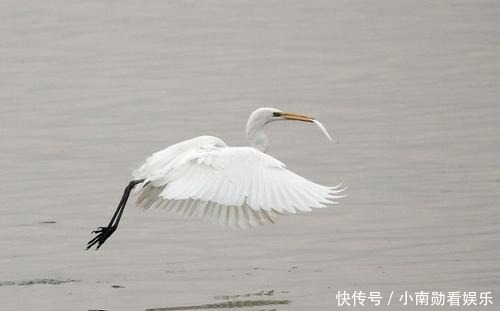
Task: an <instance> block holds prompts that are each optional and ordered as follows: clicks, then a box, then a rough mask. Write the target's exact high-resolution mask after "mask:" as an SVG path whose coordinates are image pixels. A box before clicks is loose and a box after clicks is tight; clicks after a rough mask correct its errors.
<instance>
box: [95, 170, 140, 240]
mask: <svg viewBox="0 0 500 311" xmlns="http://www.w3.org/2000/svg"><path fill="white" fill-rule="evenodd" d="M143 181H144V179H139V180H133V181H131V182H130V183H129V184H128V185H127V187H126V188H125V191H123V196H122V198H121V200H120V203H119V204H118V207H117V208H116V211H115V213H114V214H113V217H112V218H111V221H110V222H109V224H108V226H107V227H99V228H98V229H97V230H94V231H92V233H96V234H97V235H96V236H95V237H94V238H93V239H92V240H90V241H89V242H88V243H87V248H86V249H89V248H91V247H92V246H94V245H95V244H97V247H96V250H98V249H99V247H101V245H102V244H103V243H104V242H105V241H106V240H107V239H108V238H109V237H110V236H111V235H112V234H113V232H115V230H116V228H118V223H119V222H120V219H121V217H122V214H123V210H124V209H125V205H126V204H127V200H128V197H129V196H130V192H131V191H132V189H133V188H134V187H135V186H136V185H137V184H140V183H142V182H143Z"/></svg>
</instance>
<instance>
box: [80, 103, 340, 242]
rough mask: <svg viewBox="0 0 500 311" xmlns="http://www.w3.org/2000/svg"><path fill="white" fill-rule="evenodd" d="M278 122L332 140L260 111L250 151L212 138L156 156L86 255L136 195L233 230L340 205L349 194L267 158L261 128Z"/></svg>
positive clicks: (250, 128)
mask: <svg viewBox="0 0 500 311" xmlns="http://www.w3.org/2000/svg"><path fill="white" fill-rule="evenodd" d="M280 120H295V121H303V122H312V123H315V124H317V125H318V126H319V128H320V129H321V130H322V131H323V133H324V134H325V135H326V136H327V137H328V138H329V139H330V140H331V138H330V136H329V135H328V133H327V132H326V130H325V128H324V127H323V125H322V124H321V123H320V122H319V121H317V120H315V119H314V118H312V117H308V116H304V115H299V114H293V113H287V112H282V111H280V110H278V109H274V108H260V109H257V110H255V111H254V112H253V113H252V114H251V115H250V118H249V119H248V122H247V127H246V134H247V138H248V140H249V142H250V145H251V147H229V146H227V145H226V144H225V143H224V142H223V141H222V140H221V139H219V138H217V137H213V136H200V137H195V138H192V139H189V140H186V141H183V142H180V143H178V144H175V145H172V146H170V147H168V148H166V149H164V150H162V151H159V152H157V153H155V154H153V155H152V156H150V157H149V158H147V159H146V161H145V163H144V164H143V165H142V166H141V167H140V168H138V169H137V170H135V171H134V172H133V177H134V180H132V181H131V182H130V183H129V185H128V186H127V187H126V188H125V191H124V194H123V196H122V199H121V201H120V203H119V205H118V208H117V209H116V211H115V214H114V215H113V217H112V219H111V221H110V223H109V225H108V226H107V227H99V228H98V229H97V230H96V231H94V232H95V233H97V236H96V237H94V238H93V239H92V240H90V241H89V242H88V244H87V249H88V248H90V247H92V246H93V245H95V244H97V249H98V248H99V247H100V246H101V245H102V244H103V243H104V242H105V241H106V239H107V238H108V237H109V236H111V234H113V232H114V231H115V230H116V229H117V228H118V223H119V222H120V218H121V216H122V214H123V210H124V208H125V205H126V203H127V200H128V197H129V194H130V192H131V191H132V189H135V190H134V191H135V192H136V193H137V195H138V197H137V205H138V206H140V207H143V208H150V207H163V208H165V209H166V210H168V211H170V212H172V213H175V214H178V215H182V216H187V217H198V218H202V219H206V220H211V221H213V222H216V223H219V224H222V225H227V226H230V227H233V228H247V227H251V226H259V225H263V224H265V223H273V222H274V221H273V217H274V216H277V215H282V214H283V213H292V214H294V213H296V212H297V211H303V212H308V211H311V210H312V209H313V208H323V207H326V206H327V204H335V203H336V201H335V199H338V198H341V197H343V195H339V193H340V192H342V191H343V190H344V189H345V188H344V189H341V188H340V185H338V186H335V187H328V186H323V185H320V184H317V183H314V182H312V181H310V180H307V179H305V178H304V177H301V176H299V175H297V174H295V173H293V172H292V171H290V170H288V169H287V168H286V166H285V165H284V164H283V163H282V162H280V161H278V160H277V159H275V158H273V157H271V156H269V155H267V154H266V153H265V152H266V151H267V149H268V148H269V142H268V139H267V136H266V134H265V133H264V126H265V125H266V124H268V123H270V122H274V121H280Z"/></svg>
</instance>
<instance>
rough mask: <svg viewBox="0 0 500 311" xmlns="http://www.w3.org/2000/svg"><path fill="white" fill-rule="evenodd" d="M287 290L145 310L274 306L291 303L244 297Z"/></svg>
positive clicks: (273, 290) (268, 294)
mask: <svg viewBox="0 0 500 311" xmlns="http://www.w3.org/2000/svg"><path fill="white" fill-rule="evenodd" d="M286 293H288V292H286V291H282V290H275V289H271V290H262V291H259V292H254V293H246V294H237V295H218V296H215V297H214V299H219V300H227V301H224V302H219V303H209V304H202V305H192V306H177V307H164V308H153V309H146V311H164V310H209V309H236V308H245V307H259V306H276V305H286V304H289V303H291V300H289V299H244V298H249V297H263V296H265V297H267V298H269V297H271V296H274V295H275V294H286ZM252 310H253V311H272V310H276V309H275V308H273V309H260V310H255V309H252Z"/></svg>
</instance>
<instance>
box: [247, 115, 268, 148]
mask: <svg viewBox="0 0 500 311" xmlns="http://www.w3.org/2000/svg"><path fill="white" fill-rule="evenodd" d="M266 123H267V122H266V121H265V120H263V119H262V118H259V117H258V116H257V115H256V114H255V112H254V113H252V115H250V118H248V122H247V128H246V134H247V139H248V142H249V143H250V146H252V147H253V148H255V149H257V150H260V151H262V152H266V151H267V149H268V148H269V141H268V140H267V135H266V133H264V126H265V125H266Z"/></svg>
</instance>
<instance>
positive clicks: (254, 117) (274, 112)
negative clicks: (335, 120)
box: [248, 107, 314, 126]
mask: <svg viewBox="0 0 500 311" xmlns="http://www.w3.org/2000/svg"><path fill="white" fill-rule="evenodd" d="M282 120H293V121H303V122H314V118H313V117H310V116H306V115H301V114H297V113H291V112H284V111H281V110H279V109H276V108H270V107H263V108H259V109H257V110H255V111H254V112H252V114H251V115H250V118H249V119H248V122H249V123H252V124H253V125H257V126H259V125H260V126H263V125H265V124H268V123H270V122H273V121H282Z"/></svg>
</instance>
